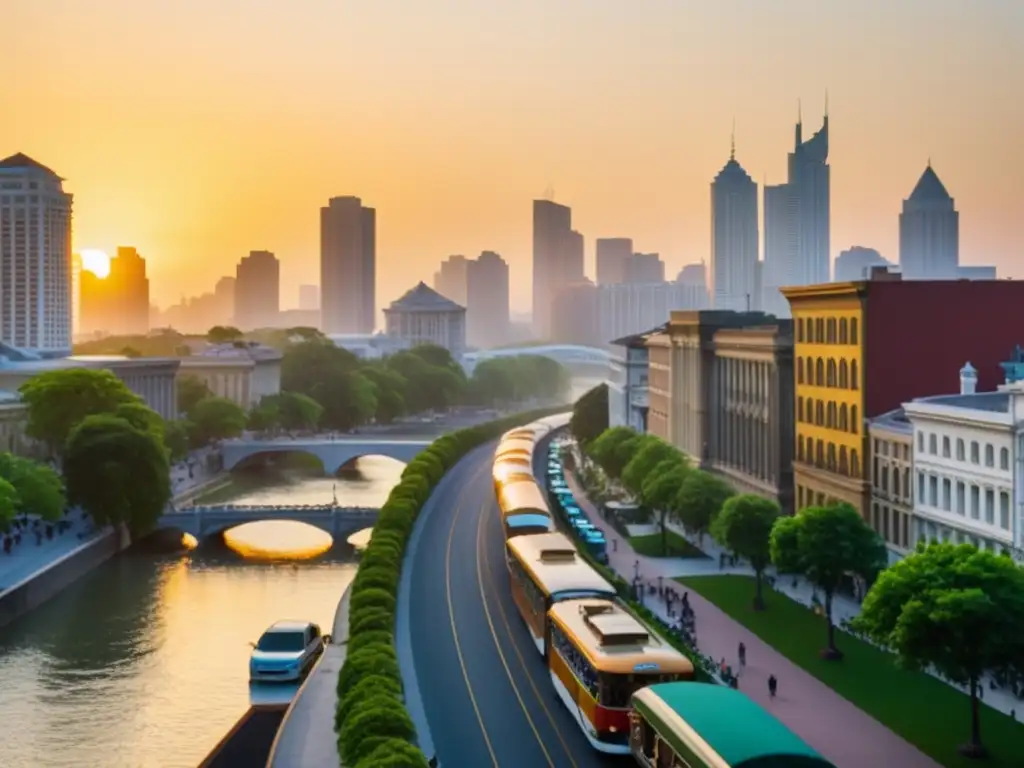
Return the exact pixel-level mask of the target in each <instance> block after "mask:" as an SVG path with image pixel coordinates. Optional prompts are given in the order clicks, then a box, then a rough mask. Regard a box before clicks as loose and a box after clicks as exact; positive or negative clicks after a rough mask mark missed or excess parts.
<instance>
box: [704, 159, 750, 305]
mask: <svg viewBox="0 0 1024 768" xmlns="http://www.w3.org/2000/svg"><path fill="white" fill-rule="evenodd" d="M757 249H758V242H757V184H756V183H755V182H754V180H753V179H751V178H750V175H749V174H748V173H747V172H746V171H745V170H744V169H743V166H741V165H740V164H739V163H738V162H736V147H735V145H733V148H732V152H731V154H730V155H729V162H727V163H726V164H725V166H724V167H723V168H722V170H721V171H719V172H718V175H717V176H716V177H715V180H714V181H713V182H711V300H712V303H713V305H714V308H715V309H731V310H734V311H736V312H743V311H750V310H751V309H755V308H756V307H758V306H759V305H760V300H761V297H760V296H757V295H755V293H756V287H757V285H756V284H757Z"/></svg>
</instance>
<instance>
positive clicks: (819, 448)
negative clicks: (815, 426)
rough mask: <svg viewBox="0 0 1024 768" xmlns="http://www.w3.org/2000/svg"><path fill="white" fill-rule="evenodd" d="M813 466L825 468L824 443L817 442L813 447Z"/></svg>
mask: <svg viewBox="0 0 1024 768" xmlns="http://www.w3.org/2000/svg"><path fill="white" fill-rule="evenodd" d="M814 464H815V466H818V467H823V466H825V443H823V442H822V441H821V440H818V441H817V444H816V445H815V447H814Z"/></svg>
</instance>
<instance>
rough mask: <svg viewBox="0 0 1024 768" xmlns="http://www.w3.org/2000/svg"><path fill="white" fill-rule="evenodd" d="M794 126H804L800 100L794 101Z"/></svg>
mask: <svg viewBox="0 0 1024 768" xmlns="http://www.w3.org/2000/svg"><path fill="white" fill-rule="evenodd" d="M796 124H797V125H803V124H804V107H803V104H802V103H801V99H797V100H796Z"/></svg>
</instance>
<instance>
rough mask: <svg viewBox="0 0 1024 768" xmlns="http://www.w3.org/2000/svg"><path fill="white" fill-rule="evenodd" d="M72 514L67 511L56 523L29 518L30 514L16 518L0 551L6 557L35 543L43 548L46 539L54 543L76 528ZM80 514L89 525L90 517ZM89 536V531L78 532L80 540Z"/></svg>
mask: <svg viewBox="0 0 1024 768" xmlns="http://www.w3.org/2000/svg"><path fill="white" fill-rule="evenodd" d="M71 514H72V513H71V509H65V510H64V516H63V517H62V518H61V519H60V520H55V521H45V520H42V519H40V518H38V517H29V515H28V514H22V515H21V516H19V517H15V518H14V519H13V520H12V521H11V522H10V525H9V526H8V528H7V530H6V531H5V532H4V534H3V539H2V541H0V550H2V551H3V553H4V554H5V555H10V554H12V553H13V552H14V550H15V549H16V548H18V547H20V546H21V545H22V544H26V545H27V544H28V543H29V542H31V541H34V542H35V545H36V546H37V547H41V546H42V545H43V540H44V539H45V540H46V541H53V539H55V538H57V537H59V536H63V535H64V534H65V533H67V532H68V531H70V530H71V529H72V528H73V527H74V526H75V523H74V520H73V519H72V517H71ZM80 514H81V515H82V521H83V523H87V522H88V515H87V514H86V513H85V512H82V513H80ZM87 535H88V531H79V532H78V538H79V539H82V538H84V537H85V536H87Z"/></svg>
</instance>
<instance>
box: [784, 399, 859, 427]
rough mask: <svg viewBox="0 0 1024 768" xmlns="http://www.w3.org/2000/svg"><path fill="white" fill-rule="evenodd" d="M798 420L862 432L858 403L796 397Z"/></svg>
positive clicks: (820, 425)
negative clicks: (830, 401)
mask: <svg viewBox="0 0 1024 768" xmlns="http://www.w3.org/2000/svg"><path fill="white" fill-rule="evenodd" d="M796 420H797V421H799V422H802V423H804V424H814V425H815V426H818V427H825V428H827V429H838V430H839V431H840V432H849V433H850V434H851V435H856V434H859V433H860V414H859V412H858V411H857V406H856V405H851V406H849V408H847V405H846V403H838V404H837V403H825V401H824V400H815V399H813V398H810V397H809V398H807V399H806V400H805V399H804V398H802V397H798V398H797V399H796Z"/></svg>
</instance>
